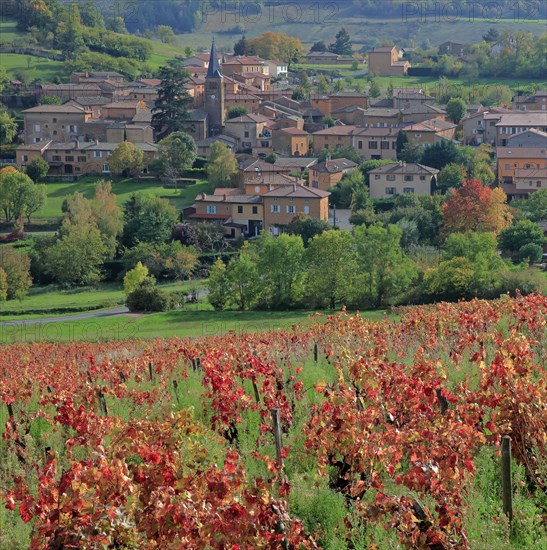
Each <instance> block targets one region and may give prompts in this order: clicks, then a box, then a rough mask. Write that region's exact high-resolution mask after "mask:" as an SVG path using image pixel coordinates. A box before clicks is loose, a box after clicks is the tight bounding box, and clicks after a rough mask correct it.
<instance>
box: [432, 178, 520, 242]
mask: <svg viewBox="0 0 547 550" xmlns="http://www.w3.org/2000/svg"><path fill="white" fill-rule="evenodd" d="M442 214H443V230H444V232H445V233H463V232H465V231H484V232H492V233H496V234H498V233H499V232H500V231H501V230H502V229H505V228H506V227H508V226H509V225H511V221H512V219H513V215H512V214H511V211H510V210H509V207H508V206H507V195H506V194H505V193H504V192H503V190H502V189H499V188H496V189H491V188H490V187H485V186H484V185H483V184H482V183H481V182H480V181H479V180H475V179H469V180H466V181H465V182H464V183H463V185H462V187H461V188H460V189H456V190H455V191H454V192H453V193H452V196H451V197H450V199H448V200H447V201H446V202H445V203H444V204H443V206H442Z"/></svg>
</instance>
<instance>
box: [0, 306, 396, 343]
mask: <svg viewBox="0 0 547 550" xmlns="http://www.w3.org/2000/svg"><path fill="white" fill-rule="evenodd" d="M313 313H316V312H311V311H305V310H302V311H286V312H284V311H275V312H266V311H220V312H219V311H212V309H211V308H210V306H209V305H208V304H205V303H203V304H197V307H196V306H195V307H194V308H192V309H190V310H179V311H171V312H168V313H153V314H150V315H143V316H140V315H138V316H134V315H127V316H126V315H122V316H116V317H106V318H98V319H87V320H84V321H65V322H58V323H50V324H43V325H40V324H30V325H25V326H7V327H2V326H0V343H14V342H21V341H25V342H36V341H63V342H66V341H72V340H81V341H96V340H112V339H116V340H118V339H127V338H134V339H141V338H142V339H149V338H159V337H161V338H169V337H171V336H178V337H181V338H183V337H201V336H218V335H220V334H225V333H226V332H228V331H234V332H235V333H236V334H240V333H242V332H251V333H252V332H262V331H268V330H281V329H285V328H289V327H291V325H294V324H297V323H306V322H309V316H310V314H313ZM361 314H362V315H363V316H365V317H367V318H370V319H373V320H381V319H383V318H384V317H385V313H384V312H383V311H373V312H365V313H361Z"/></svg>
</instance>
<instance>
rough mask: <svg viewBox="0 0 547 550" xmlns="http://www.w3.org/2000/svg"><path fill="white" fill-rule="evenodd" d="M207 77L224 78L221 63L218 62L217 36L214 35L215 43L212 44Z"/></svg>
mask: <svg viewBox="0 0 547 550" xmlns="http://www.w3.org/2000/svg"><path fill="white" fill-rule="evenodd" d="M206 78H222V73H221V72H220V64H219V62H218V54H217V47H216V44H215V38H214V37H213V43H212V45H211V56H210V57H209V68H208V69H207V76H206Z"/></svg>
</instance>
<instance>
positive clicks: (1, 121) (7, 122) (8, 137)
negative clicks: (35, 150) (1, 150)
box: [0, 111, 17, 145]
mask: <svg viewBox="0 0 547 550" xmlns="http://www.w3.org/2000/svg"><path fill="white" fill-rule="evenodd" d="M16 134H17V122H15V120H14V119H13V118H12V117H10V115H9V114H8V113H7V112H6V111H3V112H0V144H1V145H5V144H7V143H11V142H12V141H13V138H14V137H15V135H16Z"/></svg>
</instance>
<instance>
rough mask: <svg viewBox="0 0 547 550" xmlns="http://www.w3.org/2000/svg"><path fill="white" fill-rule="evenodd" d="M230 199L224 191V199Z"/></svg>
mask: <svg viewBox="0 0 547 550" xmlns="http://www.w3.org/2000/svg"><path fill="white" fill-rule="evenodd" d="M227 199H228V195H227V194H226V193H224V198H223V200H224V201H226V200H227Z"/></svg>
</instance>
